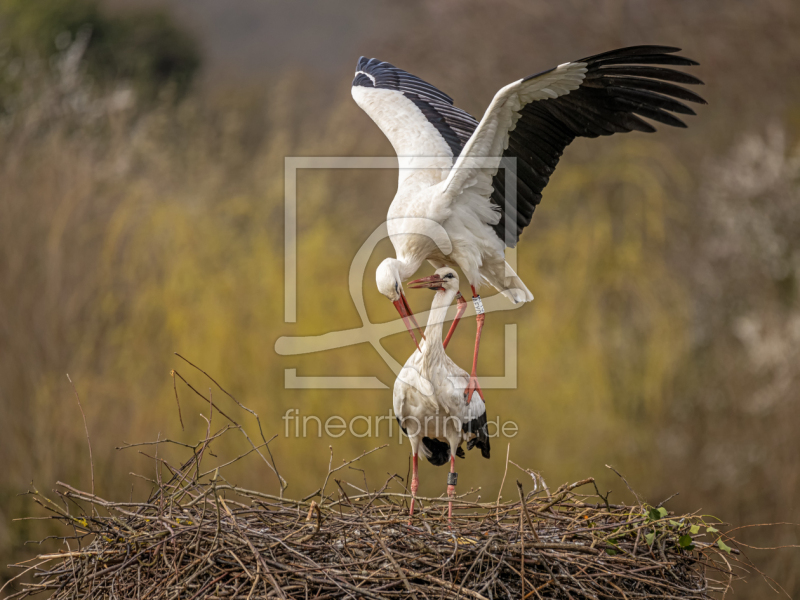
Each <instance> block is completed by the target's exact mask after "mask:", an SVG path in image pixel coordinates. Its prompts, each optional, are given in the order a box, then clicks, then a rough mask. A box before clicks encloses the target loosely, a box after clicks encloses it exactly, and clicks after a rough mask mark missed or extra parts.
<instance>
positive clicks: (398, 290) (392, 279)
mask: <svg viewBox="0 0 800 600" xmlns="http://www.w3.org/2000/svg"><path fill="white" fill-rule="evenodd" d="M375 282H376V283H377V284H378V291H379V292H380V293H381V294H383V295H384V296H386V297H387V298H388V299H389V300H391V301H392V302H397V301H398V300H400V298H401V297H402V295H403V280H402V279H401V278H400V261H399V260H397V259H396V258H387V259H386V260H384V261H383V262H382V263H381V264H380V265H379V266H378V270H377V271H375Z"/></svg>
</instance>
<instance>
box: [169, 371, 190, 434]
mask: <svg viewBox="0 0 800 600" xmlns="http://www.w3.org/2000/svg"><path fill="white" fill-rule="evenodd" d="M169 374H170V375H171V376H172V389H173V390H174V391H175V403H176V404H177V405H178V419H179V420H180V422H181V431H186V429H185V428H184V427H183V415H181V401H180V400H178V386H177V384H176V382H175V370H174V369H173V370H172V371H170V372H169Z"/></svg>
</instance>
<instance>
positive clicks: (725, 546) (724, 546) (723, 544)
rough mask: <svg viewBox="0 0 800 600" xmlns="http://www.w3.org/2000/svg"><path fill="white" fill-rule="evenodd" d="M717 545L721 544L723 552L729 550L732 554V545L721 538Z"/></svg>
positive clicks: (720, 547)
mask: <svg viewBox="0 0 800 600" xmlns="http://www.w3.org/2000/svg"><path fill="white" fill-rule="evenodd" d="M717 546H719V549H720V550H722V551H723V552H727V553H728V554H730V553H731V547H730V546H728V545H727V544H726V543H725V542H723V541H722V540H719V541H717Z"/></svg>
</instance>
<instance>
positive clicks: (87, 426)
mask: <svg viewBox="0 0 800 600" xmlns="http://www.w3.org/2000/svg"><path fill="white" fill-rule="evenodd" d="M67 380H68V381H69V384H70V385H71V386H72V391H73V392H75V399H76V400H77V401H78V408H79V409H80V411H81V416H82V417H83V429H84V430H85V431H86V445H87V446H89V466H90V468H91V473H92V495H93V496H94V457H93V456H92V441H91V440H90V439H89V425H87V423H86V414H85V413H84V412H83V406H82V405H81V397H80V396H79V395H78V390H77V389H76V388H75V384H74V383H72V379H70V376H69V373H67ZM92 512H94V504H92Z"/></svg>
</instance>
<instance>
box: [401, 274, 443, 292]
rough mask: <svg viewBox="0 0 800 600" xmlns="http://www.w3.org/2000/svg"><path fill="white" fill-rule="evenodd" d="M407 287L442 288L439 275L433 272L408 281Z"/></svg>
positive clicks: (416, 288) (417, 288)
mask: <svg viewBox="0 0 800 600" xmlns="http://www.w3.org/2000/svg"><path fill="white" fill-rule="evenodd" d="M408 287H410V288H414V289H415V290H419V289H424V288H428V289H429V290H443V289H444V288H443V287H442V278H441V276H439V275H437V274H436V273H434V274H433V275H431V276H430V277H422V278H421V279H415V280H414V281H409V282H408Z"/></svg>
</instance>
